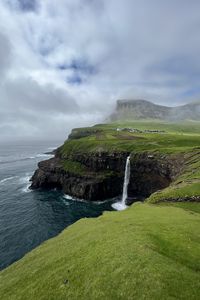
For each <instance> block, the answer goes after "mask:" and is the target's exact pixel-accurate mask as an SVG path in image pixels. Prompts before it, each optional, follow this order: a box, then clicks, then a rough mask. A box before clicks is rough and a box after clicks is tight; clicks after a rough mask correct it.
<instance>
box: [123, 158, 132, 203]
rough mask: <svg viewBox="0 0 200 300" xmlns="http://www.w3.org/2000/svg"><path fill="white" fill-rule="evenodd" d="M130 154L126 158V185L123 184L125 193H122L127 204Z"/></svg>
mask: <svg viewBox="0 0 200 300" xmlns="http://www.w3.org/2000/svg"><path fill="white" fill-rule="evenodd" d="M130 173H131V168H130V156H128V157H127V159H126V168H125V174H124V185H123V194H122V203H123V204H124V205H126V199H127V197H128V184H129V180H130Z"/></svg>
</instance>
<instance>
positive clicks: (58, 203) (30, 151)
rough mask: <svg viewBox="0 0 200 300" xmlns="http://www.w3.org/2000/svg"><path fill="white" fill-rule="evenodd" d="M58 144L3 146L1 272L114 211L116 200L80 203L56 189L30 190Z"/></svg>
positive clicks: (0, 174) (0, 158) (0, 148)
mask: <svg viewBox="0 0 200 300" xmlns="http://www.w3.org/2000/svg"><path fill="white" fill-rule="evenodd" d="M57 146H58V144H56V143H55V142H54V143H53V142H48V143H33V144H32V145H30V144H28V145H27V144H26V145H22V144H21V145H0V269H3V268H5V267H7V266H9V265H10V264H12V263H13V262H15V261H17V260H18V259H20V258H21V257H23V256H24V255H25V254H26V253H27V252H29V251H30V250H32V249H33V248H35V247H36V246H38V245H40V244H41V243H42V242H43V241H45V240H47V239H49V238H51V237H54V236H56V235H58V234H59V233H60V232H61V231H62V230H63V229H64V228H66V227H67V226H69V225H71V224H72V223H74V222H76V221H77V220H79V219H81V218H85V217H97V216H99V215H101V214H102V213H103V212H104V211H106V210H107V211H110V210H113V209H112V206H111V205H112V203H113V201H112V200H111V201H109V200H108V201H106V202H104V203H97V204H95V203H89V202H84V201H78V200H76V199H73V198H71V197H69V196H67V195H64V194H63V193H62V192H60V191H57V190H51V191H41V190H37V191H31V190H29V188H28V187H29V185H30V182H29V179H30V177H31V175H32V174H33V172H34V170H35V169H36V168H37V163H38V162H39V161H41V160H44V159H48V158H50V155H47V154H44V153H45V152H49V151H52V150H53V149H54V148H56V147H57Z"/></svg>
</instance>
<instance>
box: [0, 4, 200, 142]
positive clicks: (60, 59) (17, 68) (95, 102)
mask: <svg viewBox="0 0 200 300" xmlns="http://www.w3.org/2000/svg"><path fill="white" fill-rule="evenodd" d="M0 20H1V22H0V76H1V81H0V139H1V141H4V140H5V141H6V140H22V139H25V140H26V139H27V140H28V139H29V140H31V139H34V140H36V139H38V140H41V139H42V140H45V139H46V140H50V139H61V140H62V139H66V137H67V135H68V134H69V132H70V130H71V129H72V128H74V127H80V126H89V125H92V124H95V123H99V122H103V121H104V120H105V118H106V117H107V116H108V115H109V114H110V113H111V112H112V111H113V109H114V108H115V103H116V100H117V99H121V98H123V99H126V98H128V99H137V98H141V99H146V100H150V101H153V102H155V103H160V104H164V105H169V106H170V105H172V106H174V105H180V104H184V103H187V102H190V101H194V100H199V99H200V84H199V83H200V59H199V53H200V1H199V0H190V1H188V0H168V1H165V0H151V1H149V0H0Z"/></svg>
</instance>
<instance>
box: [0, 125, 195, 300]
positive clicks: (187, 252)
mask: <svg viewBox="0 0 200 300" xmlns="http://www.w3.org/2000/svg"><path fill="white" fill-rule="evenodd" d="M135 129H137V130H135ZM152 130H153V131H154V130H156V131H157V132H153V131H152ZM59 151H61V153H62V155H63V158H66V161H67V159H68V157H72V156H73V154H74V153H87V154H88V155H90V153H93V152H98V151H108V152H109V151H110V152H112V151H128V152H131V153H137V152H138V153H141V152H143V151H144V152H148V153H151V154H152V153H153V154H155V155H156V154H157V153H158V154H159V155H160V154H162V155H164V156H163V157H165V156H166V155H170V156H174V155H175V156H177V155H181V156H182V157H184V166H183V171H182V173H181V174H180V175H179V176H178V178H176V179H175V181H174V182H173V183H172V184H171V185H170V186H169V187H168V188H166V189H164V190H162V191H159V192H156V193H154V194H152V195H151V196H150V198H149V199H147V200H146V203H145V204H144V203H135V204H133V205H132V206H131V207H130V208H128V209H127V210H125V211H122V212H109V213H108V212H107V213H104V215H103V216H101V217H99V218H96V219H82V220H80V221H78V222H77V223H75V224H73V225H72V226H70V227H68V228H67V229H66V230H64V231H63V232H62V233H61V234H60V235H59V236H58V237H56V238H53V239H51V240H49V241H47V242H45V243H43V244H42V245H41V246H40V247H38V248H37V249H35V250H33V251H32V252H30V253H29V254H27V255H26V256H25V257H24V258H23V259H21V260H20V261H18V262H16V263H14V264H13V265H11V266H10V267H8V268H7V269H5V270H4V271H2V272H0V299H2V300H9V299H10V300H12V299H13V300H23V299H30V300H31V299H34V300H35V299H44V300H46V299H48V300H54V299H58V300H62V299H63V300H64V299H70V300H76V299H81V300H84V299H87V300H90V299H91V300H94V299H97V300H98V299H99V300H100V299H101V300H102V299H105V300H112V299H120V300H124V299H126V300H129V299H130V300H134V299H153V300H154V299H158V300H160V299H162V300H163V299H186V300H188V299H195V300H198V299H200V203H199V202H198V201H197V200H198V199H199V197H200V123H199V122H187V123H184V124H180V123H179V124H171V123H164V122H149V121H148V122H147V121H143V122H123V123H111V124H102V125H101V124H99V125H96V126H94V127H90V128H84V129H83V128H82V129H75V130H73V132H72V134H71V137H70V140H68V141H66V142H65V144H64V145H63V146H62V147H61V148H60V150H59ZM65 168H66V169H68V168H69V169H73V168H74V170H75V171H74V172H76V173H79V172H80V173H82V172H84V169H83V168H82V165H80V164H77V163H76V162H74V161H70V163H66V162H65ZM184 198H185V199H187V200H190V202H170V201H171V200H174V199H175V200H180V199H184ZM167 200H168V201H167ZM195 201H196V202H195ZM152 203H154V204H152Z"/></svg>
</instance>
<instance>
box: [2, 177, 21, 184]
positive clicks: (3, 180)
mask: <svg viewBox="0 0 200 300" xmlns="http://www.w3.org/2000/svg"><path fill="white" fill-rule="evenodd" d="M17 177H18V176H11V177H6V178H4V179H2V180H0V183H5V182H7V181H9V180H12V179H14V178H17Z"/></svg>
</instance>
